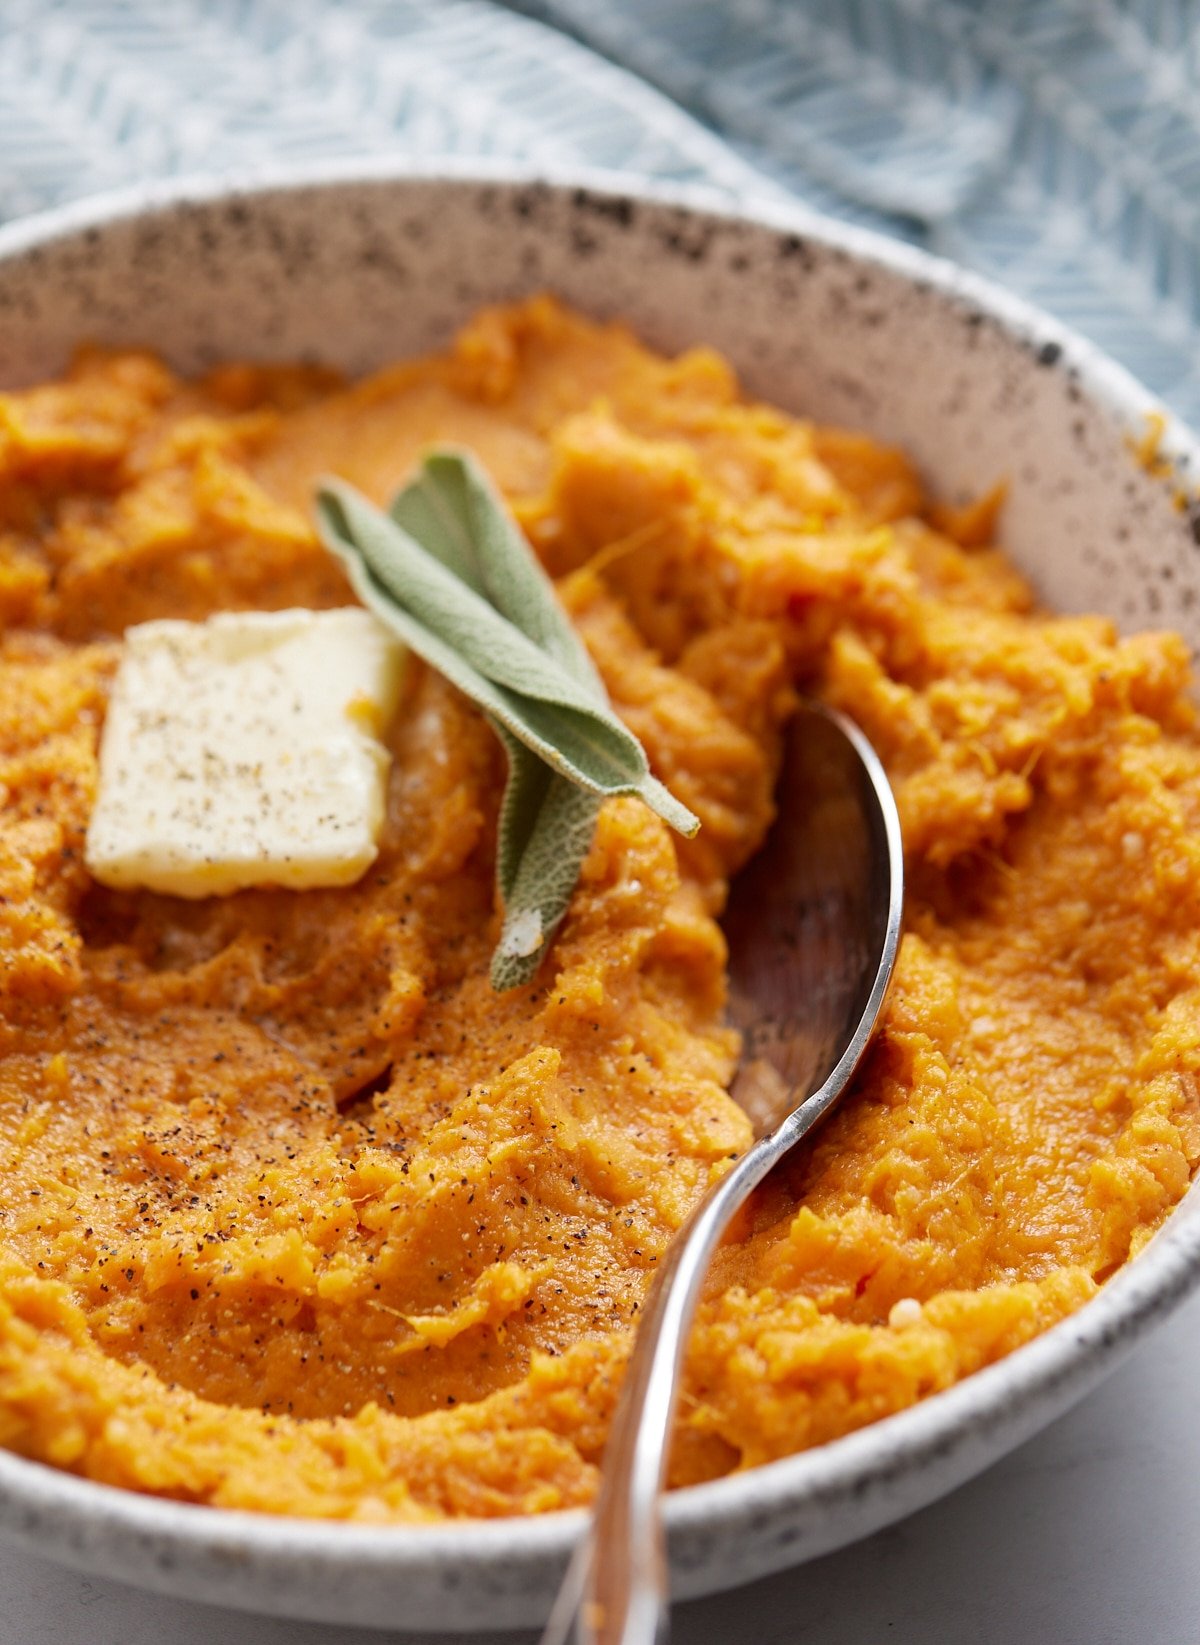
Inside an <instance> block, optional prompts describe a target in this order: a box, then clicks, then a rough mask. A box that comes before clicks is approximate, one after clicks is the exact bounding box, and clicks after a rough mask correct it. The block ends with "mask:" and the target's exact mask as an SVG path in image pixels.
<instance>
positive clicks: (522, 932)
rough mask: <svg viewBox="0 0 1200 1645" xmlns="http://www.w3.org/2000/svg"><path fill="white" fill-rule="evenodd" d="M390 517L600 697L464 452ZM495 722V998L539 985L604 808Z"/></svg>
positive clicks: (425, 470)
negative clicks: (501, 768) (504, 764)
mask: <svg viewBox="0 0 1200 1645" xmlns="http://www.w3.org/2000/svg"><path fill="white" fill-rule="evenodd" d="M388 512H389V514H390V515H391V517H392V519H393V520H395V522H396V524H397V525H399V526H401V527H402V528H403V529H404V530H406V531H407V532H408V534H409V536H411V537H415V538H416V540H417V541H418V542H419V543H420V544H421V546H422V547H423V548H424V549H426V550H427V551H428V552H429V553H430V554H434V555H436V557H437V558H438V559H439V560H440V561H441V563H442V564H443V565H444V566H445V567H446V569H447V570H448V571H453V572H455V573H456V575H457V576H459V577H460V578H461V579H462V581H463V582H464V583H466V584H467V585H468V587H470V588H472V589H474V591H475V592H476V593H477V594H484V595H486V596H487V598H488V599H490V600H491V602H492V604H493V605H494V606H495V607H496V609H497V610H498V611H499V612H501V613H502V615H504V616H505V617H507V618H508V620H509V621H510V622H512V623H515V624H516V626H517V627H518V628H519V629H520V630H521V632H522V633H523V634H525V635H526V636H527V637H528V638H529V639H531V640H533V641H534V643H535V644H537V645H540V646H541V648H542V649H543V651H547V652H549V654H550V655H551V656H552V657H554V658H556V659H557V660H558V661H559V662H561V663H562V665H563V667H564V668H567V669H569V670H570V672H571V673H572V674H573V675H574V676H575V678H576V679H577V680H579V681H580V682H581V683H583V684H585V685H587V686H589V687H590V688H591V689H592V690H594V691H595V692H596V693H597V694H598V695H599V696H601V697H603V692H604V687H603V685H602V683H601V681H600V676H599V674H598V673H597V671H596V666H595V664H594V663H593V662H592V659H591V657H590V656H589V655H588V651H587V647H586V646H585V645H584V644H583V641H582V640H581V639H580V638H579V636H578V634H577V633H576V632H575V629H574V627H573V626H572V624H571V622H570V620H569V618H568V617H567V614H566V612H565V611H564V610H563V608H562V606H561V605H560V604H559V600H558V596H557V594H555V592H554V585H553V583H552V582H551V581H550V579H549V577H548V576H547V575H546V573H545V572H544V571H543V570H542V567H541V565H540V563H539V562H538V561H537V559H536V558H535V557H534V556H533V555H532V554H531V553H530V552H529V547H528V544H527V543H526V541H525V537H524V535H523V533H522V532H521V530H520V528H519V526H518V525H517V524H516V522H515V521H514V520H513V518H512V516H511V515H510V514H509V512H508V510H507V508H506V507H505V505H504V503H503V501H502V500H501V498H500V497H499V495H498V494H497V492H496V490H495V488H494V487H493V485H492V483H491V481H490V480H489V478H488V476H487V473H486V471H485V470H484V469H483V468H482V467H481V466H480V465H479V463H477V462H476V461H475V459H474V458H473V457H472V456H471V455H470V454H469V453H468V452H462V451H453V450H448V449H443V450H441V451H435V452H431V453H430V454H429V456H427V457H426V458H425V460H424V462H423V463H422V465H421V468H420V470H419V471H418V473H417V474H416V475H415V476H414V477H413V479H411V480H410V481H409V483H408V484H407V485H406V486H405V487H404V488H403V490H401V491H399V492H398V493H397V494H396V496H395V497H394V498H393V499H392V502H391V506H390V508H389V510H388ZM492 723H493V725H494V727H495V730H496V733H497V735H498V736H499V737H500V740H501V742H502V743H503V744H504V749H505V754H506V756H507V759H508V781H507V783H506V784H505V789H504V799H503V802H502V804H501V807H500V820H499V826H498V828H497V834H496V880H497V884H498V885H499V888H500V895H501V899H502V901H503V904H504V925H503V929H502V930H501V933H500V941H499V943H498V944H497V946H496V952H495V954H494V955H493V956H492V967H491V982H492V987H493V988H495V989H496V990H497V991H498V992H502V991H503V990H504V989H507V988H515V987H519V986H521V985H522V984H524V983H526V982H528V981H529V980H530V979H531V978H532V977H533V976H534V974H535V973H536V971H537V969H538V966H539V964H540V963H541V960H542V956H543V955H544V954H545V952H546V949H547V948H548V946H549V944H550V941H551V938H552V937H553V936H554V933H555V931H556V930H557V929H558V927H559V925H560V924H561V923H562V919H563V916H564V914H565V913H566V911H567V907H568V905H569V903H570V901H571V894H572V892H573V891H574V889H575V885H576V882H577V881H578V879H579V872H580V869H581V868H582V867H583V860H584V858H585V857H586V856H587V854H588V851H589V850H590V849H591V843H592V836H593V834H594V833H595V829H596V817H597V814H598V812H599V810H600V800H599V799H598V797H597V796H596V795H593V794H589V793H587V791H586V790H584V789H581V788H579V787H578V786H577V785H576V784H575V783H572V782H571V781H570V780H569V779H568V778H566V777H564V776H562V775H560V774H559V773H558V772H556V771H554V770H552V769H551V767H550V766H548V765H547V764H546V763H545V762H544V761H543V760H541V759H540V758H539V757H538V756H537V755H536V754H535V753H534V752H533V750H532V749H530V748H527V747H526V746H525V745H524V743H522V742H519V741H518V740H517V738H516V737H514V736H513V735H512V733H511V732H509V731H507V730H506V729H505V728H504V727H503V726H502V725H500V724H499V723H497V722H496V721H493V722H492Z"/></svg>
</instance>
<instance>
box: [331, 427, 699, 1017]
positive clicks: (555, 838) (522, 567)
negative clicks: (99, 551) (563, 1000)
mask: <svg viewBox="0 0 1200 1645" xmlns="http://www.w3.org/2000/svg"><path fill="white" fill-rule="evenodd" d="M316 509H317V523H318V527H319V529H320V532H321V535H322V538H323V539H324V541H325V543H326V546H327V547H328V548H329V549H330V550H331V551H332V552H333V553H334V554H335V555H336V556H337V557H338V558H339V559H340V560H341V561H342V563H343V565H344V566H345V567H346V571H347V574H348V575H349V578H350V582H351V585H352V586H353V588H354V591H355V593H356V594H357V595H358V596H359V598H360V599H361V600H362V602H363V604H364V605H366V606H368V607H369V608H370V609H371V610H373V611H374V612H375V613H376V615H377V616H378V617H379V618H380V619H381V620H382V621H383V622H384V623H385V624H386V625H387V626H388V627H390V628H391V629H392V630H393V631H394V632H395V633H396V634H397V635H399V637H400V638H401V639H402V640H403V641H404V642H405V644H407V645H408V646H410V647H411V649H412V650H413V651H415V652H416V653H417V655H418V656H420V657H423V658H424V660H425V661H426V662H427V663H429V665H430V666H431V667H433V668H435V669H437V670H438V672H439V673H441V674H443V675H444V676H445V677H446V678H447V679H448V680H449V681H450V682H451V683H452V684H453V685H455V686H457V687H458V689H459V690H460V691H462V692H463V693H464V694H465V695H466V696H468V697H470V698H471V699H472V700H473V701H474V702H475V703H476V704H477V705H478V706H479V707H480V708H481V709H483V711H484V713H485V714H486V715H487V716H488V718H489V720H490V721H491V723H492V726H493V728H494V729H495V731H496V733H497V735H498V736H499V738H500V740H501V742H502V743H503V745H504V749H505V754H506V757H507V761H508V780H507V783H506V786H505V792H504V799H503V801H502V804H501V810H500V819H499V828H498V835H497V851H496V879H497V886H498V888H499V891H500V896H501V899H502V901H503V904H504V923H503V928H502V930H501V934H500V940H499V943H498V944H497V947H496V950H495V953H494V954H493V957H492V967H491V981H492V986H493V987H494V988H496V989H497V990H502V989H506V988H513V987H517V986H520V985H521V984H524V983H526V982H528V981H529V980H530V979H531V978H532V977H533V975H534V974H535V972H536V971H537V968H538V965H539V964H540V962H541V960H542V958H543V956H544V954H545V952H546V949H547V947H548V945H549V943H550V940H551V938H552V937H553V934H554V932H555V930H556V929H557V927H558V925H559V923H560V922H561V920H562V917H563V915H564V913H565V912H566V909H567V906H568V904H569V902H570V899H571V895H572V892H573V891H574V888H575V884H576V881H577V880H578V878H579V871H580V868H581V867H582V864H583V860H584V858H585V857H586V855H587V853H588V850H589V849H590V846H591V841H592V836H593V834H594V832H595V825H596V817H597V814H598V812H599V808H600V805H601V803H602V800H603V797H604V796H605V795H607V794H627V793H633V794H638V795H640V796H641V798H642V799H643V800H644V801H645V802H646V803H647V804H648V805H649V806H651V808H652V809H653V810H654V811H656V812H657V813H658V815H659V816H661V817H662V818H664V820H665V821H667V822H668V823H670V824H671V825H672V826H673V827H674V828H676V829H678V830H679V831H680V832H681V833H686V834H693V833H694V832H695V831H696V829H697V827H698V826H699V823H698V821H697V819H696V818H695V817H694V816H693V815H692V813H691V812H690V811H688V810H687V808H686V807H685V806H682V805H680V803H679V802H678V800H676V799H675V798H674V796H673V795H672V794H671V793H670V791H669V790H668V789H667V788H665V787H664V786H663V784H662V783H660V782H659V781H658V779H657V778H655V777H654V776H652V775H651V773H650V769H649V765H648V762H647V760H646V755H645V751H644V750H643V749H642V746H641V744H640V743H639V742H638V741H637V738H636V737H634V736H633V734H632V732H630V731H629V730H628V728H627V727H626V726H625V725H624V724H623V723H622V722H621V721H620V720H619V719H617V717H616V715H615V714H614V713H613V712H612V709H611V707H610V705H609V702H608V698H607V696H606V694H605V691H604V686H603V683H602V682H601V680H600V676H599V674H598V673H597V671H596V668H595V665H594V664H593V662H592V660H591V658H590V656H589V655H588V652H587V649H586V647H585V646H584V644H583V642H582V640H581V639H580V638H579V636H578V634H577V633H576V632H575V630H574V628H573V627H572V626H571V623H570V620H569V619H568V617H567V615H566V613H565V612H564V611H563V609H562V607H561V605H560V604H559V601H558V597H557V595H556V594H555V592H554V585H553V583H552V582H551V581H550V579H549V577H548V576H547V575H546V573H545V571H544V570H543V569H542V567H541V565H540V564H539V563H538V561H537V559H536V557H535V556H534V555H533V553H532V552H531V550H530V548H529V546H528V544H527V543H526V541H525V537H524V535H523V533H522V532H521V530H520V527H519V526H518V525H517V524H516V522H515V520H513V519H512V517H511V515H510V514H509V512H508V510H507V509H506V507H505V506H504V503H503V502H502V500H501V499H500V497H499V495H498V493H497V492H496V490H495V488H494V487H493V485H492V483H491V481H490V480H489V478H488V476H487V474H486V472H485V471H484V470H483V468H482V467H481V466H480V465H479V464H478V463H477V462H476V461H475V459H474V458H473V457H471V456H470V454H469V453H467V452H464V451H456V450H453V449H449V448H447V449H443V450H440V451H435V452H432V453H430V454H429V455H428V456H427V457H426V458H425V460H424V462H423V463H422V465H421V468H420V469H419V470H418V472H417V474H416V475H415V476H414V478H413V479H412V480H410V481H409V483H408V484H407V485H406V486H404V487H403V489H402V490H401V491H399V492H398V493H397V495H396V496H395V498H393V500H392V503H391V507H390V509H389V511H388V513H386V514H385V513H383V512H382V511H380V510H379V509H377V508H375V507H374V505H373V504H371V503H370V502H368V501H367V499H366V498H364V497H363V496H361V495H360V494H359V493H358V492H357V491H355V490H354V489H353V488H352V487H351V486H348V485H346V484H344V483H343V482H341V481H337V480H329V481H326V482H325V483H324V484H323V485H322V486H321V488H320V490H319V491H318V494H317V503H316Z"/></svg>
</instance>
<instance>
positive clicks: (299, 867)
mask: <svg viewBox="0 0 1200 1645" xmlns="http://www.w3.org/2000/svg"><path fill="white" fill-rule="evenodd" d="M405 655H406V653H405V649H404V647H403V646H402V645H401V644H400V642H399V641H398V640H396V639H395V638H394V637H393V636H392V635H391V634H389V632H388V631H387V629H386V628H384V627H383V625H382V624H381V623H380V622H378V620H377V619H376V618H375V617H373V616H372V615H371V614H370V612H368V611H364V610H361V609H360V608H357V607H347V608H345V609H342V610H337V611H276V612H260V611H251V612H223V613H221V614H220V615H218V616H215V617H211V618H209V620H208V621H207V622H203V623H189V622H177V621H161V622H150V623H141V624H139V625H138V626H137V627H134V628H131V629H129V630H128V631H127V632H126V635H125V649H124V655H123V657H122V660H121V664H120V667H119V668H118V671H117V676H116V679H115V681H114V684H113V689H112V694H111V697H110V700H109V708H108V716H107V719H106V721H105V725H104V734H103V737H102V739H101V744H100V777H99V785H98V792H97V797H96V804H95V807H94V810H93V812H92V817H91V822H90V824H89V827H88V834H87V844H86V853H85V855H86V862H87V866H88V869H89V871H90V872H91V874H92V875H93V876H94V877H95V878H96V879H97V880H99V881H100V882H101V883H102V884H104V885H109V886H113V887H116V888H119V889H132V888H137V887H141V888H144V889H146V890H151V891H162V892H167V893H170V894H172V895H174V896H177V897H210V896H223V895H226V894H227V893H229V892H233V891H240V890H243V889H244V888H246V887H248V886H256V885H258V886H261V885H275V886H285V887H289V888H291V889H295V890H302V889H306V888H308V887H312V886H336V885H349V884H351V883H352V882H353V881H354V880H356V879H358V878H360V876H361V875H362V874H364V873H365V872H366V870H367V868H369V867H370V865H371V863H372V862H373V861H374V860H375V857H376V855H377V854H378V840H379V835H380V832H381V830H382V827H383V819H384V811H385V803H386V784H387V774H388V767H389V763H390V755H389V754H388V751H387V749H386V748H385V747H384V745H383V742H382V741H381V737H382V735H383V734H385V733H386V730H387V725H388V722H389V721H390V719H391V718H392V715H393V713H394V712H395V708H396V704H397V702H398V699H399V695H400V689H401V684H402V679H403V668H404V658H405Z"/></svg>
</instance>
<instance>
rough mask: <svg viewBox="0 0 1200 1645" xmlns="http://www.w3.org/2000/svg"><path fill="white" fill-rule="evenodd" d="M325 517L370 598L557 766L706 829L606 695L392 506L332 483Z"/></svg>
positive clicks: (321, 498) (585, 782) (408, 638)
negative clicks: (481, 591)
mask: <svg viewBox="0 0 1200 1645" xmlns="http://www.w3.org/2000/svg"><path fill="white" fill-rule="evenodd" d="M317 521H318V525H319V527H320V530H321V534H322V537H323V538H324V540H325V543H326V545H327V547H329V548H330V549H332V550H333V552H334V553H335V554H337V555H338V556H339V558H340V559H341V560H342V561H343V563H344V564H345V565H346V566H347V569H348V570H349V572H350V578H351V582H352V584H353V585H354V589H355V592H356V593H357V594H358V595H359V597H360V598H361V599H362V600H363V602H364V604H366V605H368V606H370V608H371V609H372V610H373V611H375V612H376V614H377V615H378V616H379V617H380V618H381V620H382V621H383V622H385V623H386V624H387V625H388V626H389V627H391V628H392V629H393V630H394V631H395V632H396V633H397V634H398V635H399V636H400V638H401V639H402V640H404V641H405V643H406V644H408V645H410V646H411V647H412V649H413V650H414V651H415V652H416V653H417V655H418V656H420V657H423V658H424V659H425V661H426V662H428V663H429V664H430V665H431V666H432V667H433V668H436V669H437V670H438V671H439V672H440V673H442V674H445V676H446V677H447V679H449V680H450V681H451V682H452V683H453V684H454V685H456V686H457V687H458V688H459V690H460V691H462V692H463V693H464V694H465V695H466V696H468V697H471V698H472V699H473V700H474V701H475V702H476V703H478V704H479V706H480V707H481V708H483V709H485V710H486V712H487V713H489V714H491V715H492V716H493V718H495V719H497V720H499V722H500V723H501V724H502V725H503V726H505V728H506V729H507V730H509V731H511V732H512V734H513V736H514V737H516V738H517V739H518V740H519V741H520V742H523V743H524V744H525V745H526V746H527V747H529V748H532V749H533V750H534V752H535V753H536V754H538V755H539V756H540V757H541V758H542V759H543V760H545V761H546V763H547V764H548V765H550V766H553V768H554V769H555V770H556V771H560V772H561V773H562V774H563V776H565V777H569V778H570V779H571V780H572V781H573V782H576V783H578V784H579V785H580V786H581V787H583V788H588V789H590V790H591V791H592V792H593V793H595V794H638V795H640V796H641V798H642V799H644V800H645V802H646V804H647V805H648V806H650V808H651V810H652V811H655V812H657V813H658V815H659V816H660V817H662V819H663V820H664V822H668V823H670V825H671V826H672V827H673V828H675V829H677V830H678V831H679V832H680V833H681V834H687V835H691V834H694V833H695V832H696V830H697V828H698V827H699V826H700V824H699V820H698V819H697V818H696V817H695V816H693V814H692V813H691V812H690V811H689V810H688V809H687V807H686V806H683V805H681V804H680V803H679V801H678V800H676V799H675V797H674V796H673V795H672V794H671V793H670V792H669V791H668V790H667V789H666V788H664V786H663V785H662V783H660V782H658V781H657V780H656V779H655V778H654V777H652V776H651V775H650V768H649V764H648V762H647V760H646V754H645V751H644V749H643V748H642V745H641V744H640V743H639V742H638V740H637V738H636V737H635V736H634V735H633V733H632V732H631V731H630V730H628V728H627V727H626V726H625V725H623V724H622V722H621V721H620V720H619V719H618V718H617V717H616V715H615V714H614V713H613V711H612V709H611V708H610V707H609V706H608V704H607V702H606V701H604V700H602V699H601V698H600V697H599V696H598V695H597V694H596V693H595V692H594V691H592V690H590V689H589V688H588V687H587V686H586V685H584V684H583V683H582V682H579V681H577V680H576V679H575V678H574V676H573V675H571V674H570V673H568V672H567V670H566V669H564V668H563V667H562V665H561V664H560V663H556V662H555V661H554V659H553V658H552V657H550V656H549V655H548V654H547V653H546V652H545V651H543V650H542V649H541V648H540V647H539V646H537V645H535V644H534V642H533V641H532V640H530V639H528V638H527V637H526V635H525V634H523V633H522V632H521V630H520V629H519V628H517V627H516V626H515V625H514V624H513V623H511V622H509V621H508V620H507V619H506V618H504V617H502V616H501V615H500V613H499V612H498V611H497V609H496V608H495V606H493V605H492V604H491V603H490V602H489V601H488V600H486V599H484V598H482V597H481V596H480V595H478V594H476V593H475V592H474V590H473V589H472V588H470V586H469V585H468V584H466V583H464V582H463V581H462V579H461V578H459V577H458V576H456V575H455V574H454V572H452V571H449V570H447V569H446V567H445V566H443V565H442V564H441V562H440V561H439V560H438V559H437V558H436V557H435V556H433V555H431V554H428V553H426V552H425V550H424V549H423V548H422V547H421V545H420V544H419V543H418V542H417V541H416V540H415V539H414V538H412V537H410V536H409V534H408V533H407V532H406V531H405V530H404V529H403V528H402V527H401V526H398V525H397V524H396V522H395V521H394V520H392V519H391V518H390V517H389V516H388V515H387V514H384V513H382V512H381V511H380V510H379V509H377V508H375V507H374V505H373V504H371V503H369V502H368V501H367V499H366V498H365V497H363V496H361V495H360V494H359V493H358V492H356V491H355V490H354V489H353V488H352V487H351V486H347V485H344V484H343V483H342V482H340V481H326V482H325V483H324V484H323V485H322V486H321V488H320V491H319V492H318V494H317ZM526 552H527V553H528V552H529V551H528V550H526Z"/></svg>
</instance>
